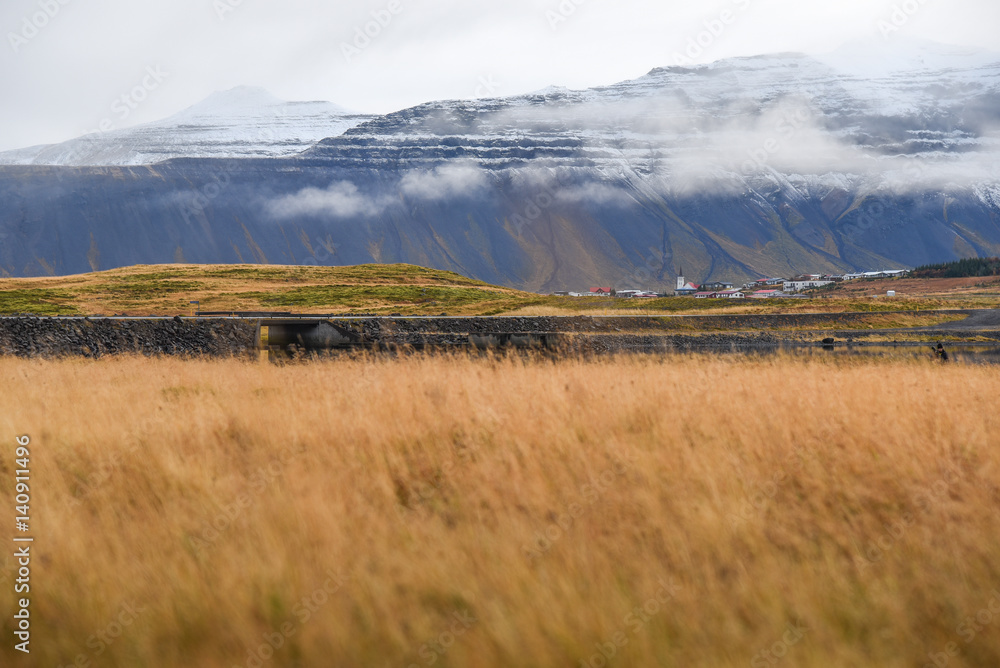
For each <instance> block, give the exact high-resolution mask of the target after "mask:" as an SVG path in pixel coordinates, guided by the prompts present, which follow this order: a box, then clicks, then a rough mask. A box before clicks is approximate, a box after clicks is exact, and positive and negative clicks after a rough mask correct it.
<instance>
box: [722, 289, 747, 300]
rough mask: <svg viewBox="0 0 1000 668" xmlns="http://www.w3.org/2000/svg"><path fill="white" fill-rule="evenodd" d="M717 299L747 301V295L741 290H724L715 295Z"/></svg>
mask: <svg viewBox="0 0 1000 668" xmlns="http://www.w3.org/2000/svg"><path fill="white" fill-rule="evenodd" d="M715 296H716V298H717V299H746V295H745V294H744V293H742V292H740V291H739V290H723V291H722V292H717V293H716V294H715Z"/></svg>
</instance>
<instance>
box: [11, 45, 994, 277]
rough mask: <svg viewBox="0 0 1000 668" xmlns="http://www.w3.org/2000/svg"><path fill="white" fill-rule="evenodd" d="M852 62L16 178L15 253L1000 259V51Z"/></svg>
mask: <svg viewBox="0 0 1000 668" xmlns="http://www.w3.org/2000/svg"><path fill="white" fill-rule="evenodd" d="M850 55H851V52H848V53H847V54H846V56H845V54H844V53H841V54H832V55H831V57H829V58H827V59H826V60H821V59H817V58H812V57H807V56H803V55H800V54H777V55H773V56H759V57H753V58H735V59H729V60H724V61H719V62H717V63H712V64H710V65H700V66H694V67H689V68H682V67H670V68H658V69H654V70H652V71H651V72H650V73H649V74H647V75H646V76H643V77H640V78H638V79H635V80H632V81H626V82H622V83H619V84H616V85H612V86H605V87H600V88H595V89H591V90H587V91H570V90H566V89H558V88H550V89H546V90H545V91H540V92H539V93H536V94H530V95H522V96H516V97H511V98H498V99H488V100H474V101H443V102H434V103H428V104H424V105H420V106H417V107H414V108H411V109H406V110H402V111H400V112H396V113H393V114H388V115H385V116H380V117H377V118H373V119H370V120H368V121H367V122H364V123H361V124H359V125H357V126H356V127H353V128H351V129H349V130H347V131H346V132H344V133H342V134H340V135H338V136H335V137H330V138H326V139H324V140H323V141H321V142H319V143H317V144H316V145H315V146H314V147H312V148H310V149H309V150H306V151H304V152H303V153H300V154H298V155H294V156H285V157H281V158H272V159H256V158H245V159H226V160H204V159H198V160H188V159H176V160H171V161H169V162H165V163H161V164H157V165H154V166H151V167H131V168H128V169H99V168H84V169H65V168H40V167H35V168H31V167H6V168H0V204H2V209H0V211H2V213H0V244H2V245H0V267H3V269H4V270H6V271H7V272H9V273H11V274H19V275H26V274H27V275H30V274H40V273H46V272H57V273H67V272H78V271H84V270H87V269H96V268H107V267H115V266H123V265H129V264H135V263H140V262H143V263H163V262H170V261H171V260H173V259H177V260H178V261H181V260H183V261H187V262H199V263H202V262H204V263H213V262H244V261H256V262H265V261H266V262H277V263H287V264H297V263H304V262H305V263H321V264H363V263H368V262H386V263H393V262H408V263H413V264H419V265H424V266H433V267H438V268H442V269H449V270H454V271H458V272H460V273H463V274H465V275H468V276H472V277H475V278H477V279H481V280H485V281H488V282H491V283H495V284H503V285H509V286H515V287H519V288H525V289H530V290H557V289H580V288H586V287H589V286H590V285H598V284H600V285H615V286H616V287H619V288H626V287H645V288H666V287H669V286H670V285H672V284H673V277H674V275H675V273H676V272H677V270H678V269H679V268H681V267H683V268H684V269H685V273H686V274H687V276H688V277H689V278H691V279H694V280H707V279H729V280H739V279H742V278H749V277H755V276H761V275H765V274H766V275H769V276H773V275H787V274H794V273H798V272H801V271H816V272H819V271H844V270H854V269H870V268H876V267H899V266H916V265H921V264H927V263H930V262H938V261H946V260H951V259H955V258H957V257H962V256H966V255H976V254H982V255H996V254H998V253H1000V135H998V128H1000V57H997V56H995V55H993V54H986V53H981V52H975V53H969V52H958V53H956V52H954V51H949V50H947V49H944V50H941V49H935V48H929V47H926V46H921V47H920V49H918V50H917V56H916V58H917V60H913V59H912V58H910V57H909V56H907V57H905V58H902V59H900V60H898V61H892V62H890V61H888V60H886V61H885V62H881V63H880V64H879V65H878V66H877V67H875V66H873V67H872V68H869V69H872V71H860V70H859V65H858V62H862V64H863V59H862V61H858V59H855V61H854V62H853V64H852V62H851V59H850V58H849V56H850ZM838 59H839V64H838ZM845 63H846V64H845ZM861 69H864V68H861ZM876 70H877V71H876Z"/></svg>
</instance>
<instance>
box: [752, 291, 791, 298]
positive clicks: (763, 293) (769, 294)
mask: <svg viewBox="0 0 1000 668" xmlns="http://www.w3.org/2000/svg"><path fill="white" fill-rule="evenodd" d="M784 294H785V293H783V292H782V291H781V290H757V291H756V292H755V293H753V294H752V295H750V296H751V297H753V298H754V299H770V298H772V297H782V296H784Z"/></svg>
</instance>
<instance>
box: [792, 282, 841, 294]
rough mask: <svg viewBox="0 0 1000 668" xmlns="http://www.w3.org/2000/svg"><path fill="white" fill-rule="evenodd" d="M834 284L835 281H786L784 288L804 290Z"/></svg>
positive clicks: (797, 290)
mask: <svg viewBox="0 0 1000 668" xmlns="http://www.w3.org/2000/svg"><path fill="white" fill-rule="evenodd" d="M832 284H833V281H785V284H784V287H783V289H784V291H785V292H802V291H803V290H812V289H814V288H821V287H823V286H824V285H832Z"/></svg>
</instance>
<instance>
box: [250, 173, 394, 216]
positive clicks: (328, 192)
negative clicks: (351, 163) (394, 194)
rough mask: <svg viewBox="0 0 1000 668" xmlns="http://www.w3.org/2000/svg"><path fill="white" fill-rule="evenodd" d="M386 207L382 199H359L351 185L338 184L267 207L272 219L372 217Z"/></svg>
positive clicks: (287, 197) (270, 203)
mask: <svg viewBox="0 0 1000 668" xmlns="http://www.w3.org/2000/svg"><path fill="white" fill-rule="evenodd" d="M385 206H386V202H385V200H384V199H380V198H377V199H373V198H370V197H367V196H365V195H362V194H361V192H360V191H359V190H358V187H357V186H356V185H354V184H353V183H351V182H350V181H337V182H335V183H332V184H330V186H329V187H328V188H325V189H320V188H304V189H302V190H300V191H299V192H298V193H296V194H294V195H285V196H284V197H281V198H279V199H276V200H273V201H271V202H269V203H268V205H267V207H268V210H269V212H270V213H271V215H272V216H273V217H275V218H279V219H285V218H295V217H297V216H319V217H325V218H356V217H358V216H374V215H377V214H379V213H381V212H382V211H383V210H384V209H385Z"/></svg>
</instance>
